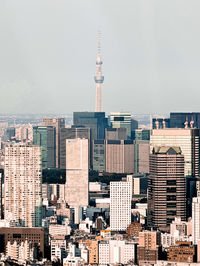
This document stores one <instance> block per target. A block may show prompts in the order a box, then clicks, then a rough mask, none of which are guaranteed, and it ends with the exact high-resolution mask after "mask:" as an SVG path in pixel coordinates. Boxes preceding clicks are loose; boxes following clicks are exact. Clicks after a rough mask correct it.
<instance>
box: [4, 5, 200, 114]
mask: <svg viewBox="0 0 200 266" xmlns="http://www.w3.org/2000/svg"><path fill="white" fill-rule="evenodd" d="M199 10H200V1H199V0H187V1H186V0H162V1H161V0H28V1H27V0H17V1H16V0H0V95H1V104H0V113H1V114H4V113H44V114H47V113H55V114H58V113H62V114H64V113H66V114H67V113H72V112H73V111H94V108H95V82H94V75H95V71H96V66H95V62H96V55H97V32H98V31H99V30H100V31H101V35H102V44H101V46H102V49H101V53H102V60H103V65H102V69H103V75H104V83H103V87H102V91H103V96H102V97H103V110H104V111H105V112H107V113H109V112H112V111H114V112H116V111H130V112H132V113H133V114H144V113H154V114H155V113H169V112H170V111H183V112H184V111H200V104H199V102H200V101H199V99H200V16H199Z"/></svg>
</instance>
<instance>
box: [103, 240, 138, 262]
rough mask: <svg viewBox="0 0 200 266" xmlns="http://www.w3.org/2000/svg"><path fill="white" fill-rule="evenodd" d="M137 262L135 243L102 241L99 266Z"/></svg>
mask: <svg viewBox="0 0 200 266" xmlns="http://www.w3.org/2000/svg"><path fill="white" fill-rule="evenodd" d="M134 261H135V243H128V242H126V241H123V240H109V241H101V242H100V243H99V265H108V264H109V265H114V264H118V263H121V264H123V265H124V264H125V265H127V264H129V263H130V262H134Z"/></svg>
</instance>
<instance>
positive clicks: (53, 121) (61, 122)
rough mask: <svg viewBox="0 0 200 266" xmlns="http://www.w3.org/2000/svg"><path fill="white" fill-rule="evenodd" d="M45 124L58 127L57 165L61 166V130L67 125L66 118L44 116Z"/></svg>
mask: <svg viewBox="0 0 200 266" xmlns="http://www.w3.org/2000/svg"><path fill="white" fill-rule="evenodd" d="M42 125H43V126H53V127H55V128H56V167H57V168H60V157H59V155H60V130H61V128H64V127H65V119H64V118H43V123H42Z"/></svg>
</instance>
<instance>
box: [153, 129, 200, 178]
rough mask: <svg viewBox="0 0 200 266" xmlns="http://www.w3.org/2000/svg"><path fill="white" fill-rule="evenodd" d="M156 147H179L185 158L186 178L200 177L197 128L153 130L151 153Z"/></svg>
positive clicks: (199, 132)
mask: <svg viewBox="0 0 200 266" xmlns="http://www.w3.org/2000/svg"><path fill="white" fill-rule="evenodd" d="M156 146H177V147H180V148H181V151H182V154H183V155H184V158H185V176H193V177H198V176H199V167H200V130H199V129H195V128H183V129H182V128H166V129H153V130H152V132H151V136H150V151H151V152H152V150H153V148H154V147H156Z"/></svg>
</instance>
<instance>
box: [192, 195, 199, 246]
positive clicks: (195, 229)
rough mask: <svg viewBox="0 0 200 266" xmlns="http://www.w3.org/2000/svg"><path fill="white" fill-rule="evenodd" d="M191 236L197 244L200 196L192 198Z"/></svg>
mask: <svg viewBox="0 0 200 266" xmlns="http://www.w3.org/2000/svg"><path fill="white" fill-rule="evenodd" d="M192 238H193V244H194V245H197V244H198V240H199V239H200V197H195V198H193V199H192Z"/></svg>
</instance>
